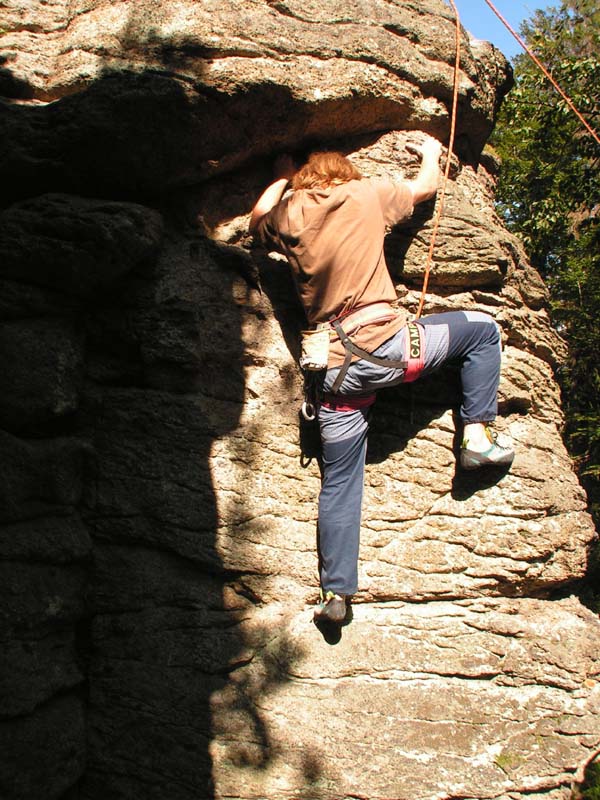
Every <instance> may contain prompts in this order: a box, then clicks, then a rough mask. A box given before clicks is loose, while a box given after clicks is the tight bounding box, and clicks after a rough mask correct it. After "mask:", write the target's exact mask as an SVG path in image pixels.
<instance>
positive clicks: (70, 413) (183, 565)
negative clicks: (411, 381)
mask: <svg viewBox="0 0 600 800" xmlns="http://www.w3.org/2000/svg"><path fill="white" fill-rule="evenodd" d="M0 27H1V29H2V32H3V34H2V37H1V38H0V56H1V59H2V67H1V70H0V89H1V91H2V93H3V97H4V100H3V102H2V105H1V111H2V113H1V114H0V133H1V134H2V135H1V136H0V143H1V144H0V149H1V150H2V158H0V177H1V180H0V187H1V189H0V193H1V198H2V211H1V212H0V283H1V285H2V292H1V293H0V297H1V300H0V319H1V323H0V365H1V366H2V370H3V374H4V377H5V382H4V391H3V393H2V397H1V398H0V429H1V430H0V441H1V442H2V445H3V455H4V457H3V465H4V469H3V470H2V474H1V477H0V497H1V498H2V503H0V523H1V525H2V527H1V528H0V556H1V557H2V559H3V560H2V562H1V566H0V570H1V572H2V581H1V582H0V587H1V589H0V591H1V592H2V596H3V602H2V614H1V616H0V624H1V626H2V642H3V652H4V654H5V657H4V658H3V659H2V662H1V664H0V684H1V686H2V689H3V691H2V693H1V703H2V708H1V713H2V720H1V721H0V741H1V744H2V748H1V753H2V756H0V796H1V797H2V798H7V800H34V799H35V800H46V799H47V800H51V799H53V798H64V799H65V800H74V798H79V799H80V800H106V798H115V799H117V800H118V799H119V798H121V799H122V800H125V799H127V800H138V799H139V800H142V799H143V800H192V798H193V799H194V800H199V798H231V797H236V798H248V799H250V798H269V800H284V799H285V800H299V798H307V799H308V798H311V800H317V799H320V800H333V799H334V798H357V797H360V798H369V800H377V799H378V798H392V797H393V798H398V800H445V799H446V798H447V799H448V800H450V798H458V797H464V798H466V797H469V798H473V799H476V798H480V799H481V800H483V798H495V799H496V800H509V798H510V800H520V799H521V798H525V797H527V798H539V800H541V799H542V798H544V800H554V798H556V799H558V798H565V800H566V798H568V797H569V796H570V786H571V784H572V782H573V780H575V779H579V778H581V775H582V773H583V770H584V768H585V766H586V764H587V763H588V762H589V761H590V760H591V759H592V758H593V757H594V755H595V754H596V753H597V752H598V751H599V750H600V713H599V712H600V660H599V656H598V654H599V653H600V623H599V621H598V618H597V617H596V616H595V615H593V614H592V613H591V612H590V611H588V610H586V609H585V608H584V607H582V606H581V605H580V603H579V601H578V600H577V599H575V598H574V597H568V595H569V587H570V586H571V585H572V584H573V582H574V581H576V580H577V579H579V578H581V577H582V576H584V574H585V570H586V557H587V548H588V547H589V545H590V543H591V541H592V540H593V538H594V535H595V534H594V529H593V526H592V523H591V520H590V518H589V516H588V515H587V513H586V501H585V497H584V493H583V491H582V489H581V488H580V486H579V484H578V482H577V479H576V477H575V475H574V473H573V471H572V468H571V465H570V462H569V459H568V456H567V454H566V451H565V449H564V447H563V444H562V440H561V435H560V430H561V424H562V417H561V411H560V397H559V393H558V388H557V385H556V383H555V380H554V377H553V375H554V373H553V371H554V369H555V368H556V366H557V365H558V364H559V363H560V360H561V358H562V357H563V356H564V352H563V351H564V348H563V344H562V342H561V341H560V339H559V338H558V336H557V335H556V333H555V332H554V331H553V329H552V327H551V326H550V324H549V320H548V315H547V311H546V301H547V297H546V290H545V287H544V286H543V284H542V282H541V281H540V279H539V276H538V275H537V274H536V273H535V271H533V270H532V269H531V268H530V266H529V265H528V263H527V261H526V259H525V256H524V253H523V251H522V249H521V247H520V245H519V243H518V242H517V241H516V240H515V239H514V238H513V237H512V236H511V235H509V234H508V233H507V231H506V230H504V228H503V227H502V225H501V223H500V220H499V219H498V218H497V216H496V215H495V213H494V210H493V184H494V177H493V172H494V169H493V167H494V165H493V162H492V160H491V159H490V157H489V156H485V157H483V158H481V157H480V156H481V150H482V148H483V145H484V144H485V140H486V138H487V136H488V135H489V132H490V130H491V128H492V125H493V119H494V114H495V111H496V109H497V107H498V104H499V102H500V101H501V98H502V96H503V94H504V93H505V92H506V90H507V89H508V87H509V85H510V75H509V71H508V67H507V64H506V62H505V60H504V59H503V57H502V56H501V54H500V53H498V52H497V51H496V50H494V49H493V48H492V47H491V46H490V45H486V44H484V43H473V42H471V43H469V41H468V39H467V37H466V36H463V39H462V57H461V72H460V82H459V98H460V102H459V116H458V138H457V145H456V148H455V153H454V154H452V156H451V158H452V163H451V173H450V174H451V177H450V181H449V184H448V187H447V194H446V204H445V213H444V216H443V218H442V223H441V228H440V232H439V237H438V242H437V247H436V251H435V266H434V270H433V273H432V277H431V284H430V286H431V291H430V294H429V295H428V298H427V307H426V311H427V312H429V313H431V312H435V311H441V310H448V309H459V308H471V309H477V310H483V311H487V312H488V313H491V314H492V315H493V316H494V317H495V318H496V320H497V321H498V322H499V324H500V325H501V327H502V330H503V333H504V340H505V350H504V356H505V358H504V365H503V376H502V384H501V390H500V411H501V416H500V418H499V420H498V429H499V430H500V431H501V433H504V434H505V435H509V436H510V437H512V439H513V441H514V442H515V445H516V450H517V457H516V460H515V464H514V466H513V468H512V469H511V471H510V472H509V473H508V474H506V475H504V476H502V477H498V476H495V477H494V478H489V479H486V478H485V477H483V478H482V477H481V476H480V475H477V474H475V475H471V474H467V475H465V474H461V473H460V472H459V471H457V469H456V453H457V447H458V444H459V443H458V440H457V437H458V433H457V432H456V424H455V409H456V404H457V398H458V392H457V376H456V374H454V373H453V372H451V371H447V372H445V373H443V374H439V375H437V376H433V377H431V378H430V379H428V380H426V381H422V382H418V383H417V384H415V385H414V386H413V387H412V389H410V390H409V389H408V387H399V388H398V389H395V390H390V391H388V392H384V393H381V394H380V397H379V399H378V401H377V405H376V410H375V414H374V420H373V427H372V434H371V438H370V449H369V457H368V460H369V465H368V474H367V485H366V494H365V503H364V515H363V536H362V546H361V563H360V587H361V588H360V591H359V593H358V595H357V596H356V597H355V600H354V603H353V616H354V619H353V621H352V623H351V624H350V625H348V626H347V627H344V628H343V629H342V630H341V635H340V637H339V640H338V641H333V640H331V639H328V640H325V639H324V638H323V637H322V636H321V634H320V633H319V632H318V631H317V630H316V629H315V628H314V626H313V625H312V623H311V610H310V605H311V603H312V602H314V600H315V599H316V595H317V589H318V584H317V556H316V531H315V518H316V497H317V494H318V490H319V469H318V465H317V460H316V459H315V458H312V459H311V458H310V457H308V456H309V455H310V452H311V447H312V446H313V442H314V431H311V430H310V428H307V427H306V426H300V425H299V421H298V407H299V403H300V399H301V384H300V380H299V376H298V371H297V368H296V365H295V357H296V356H297V333H298V331H299V329H300V327H301V326H302V314H301V311H300V308H299V306H298V304H297V301H296V300H295V295H294V291H293V288H292V285H291V281H290V277H289V274H288V272H287V269H286V266H285V264H282V263H281V260H279V259H278V258H277V257H276V256H275V255H274V254H269V253H266V252H264V250H261V249H260V248H259V247H258V246H256V245H255V244H254V243H253V242H252V241H251V239H250V238H249V237H248V235H247V233H246V230H247V222H248V214H249V211H250V209H251V207H252V205H253V203H254V201H255V200H256V197H257V196H258V194H259V192H260V191H261V190H262V188H263V187H264V186H265V185H266V184H267V182H268V181H269V179H270V164H271V158H272V156H273V155H274V154H275V153H276V152H278V151H281V150H284V149H289V150H293V151H297V152H301V151H303V150H305V149H307V148H308V147H311V146H314V145H315V144H318V145H319V146H323V145H325V146H330V145H335V146H336V147H338V148H340V149H342V150H343V151H344V152H346V153H348V154H349V156H350V157H351V158H352V159H353V160H354V161H355V163H356V164H357V165H358V166H359V168H360V169H361V170H362V171H363V172H364V173H365V174H369V175H374V174H386V175H390V176H391V177H393V178H402V177H411V176H412V175H413V174H414V173H415V172H416V170H417V169H418V163H417V161H416V159H415V157H414V156H412V155H411V154H410V152H409V151H408V150H407V149H406V147H405V145H406V144H407V143H410V142H418V141H419V138H420V136H421V134H420V133H419V131H420V130H423V131H426V132H428V133H430V134H433V135H436V136H437V137H438V138H440V139H441V140H442V141H444V142H447V138H448V130H449V108H450V99H451V92H452V64H453V60H454V45H453V42H454V33H453V19H452V13H451V12H450V10H449V8H448V7H447V6H446V5H445V4H444V3H443V2H441V0H428V1H427V2H421V3H418V4H417V3H412V2H401V0H395V2H389V1H388V0H362V1H361V2H359V3H348V4H344V3H341V4H340V3H339V2H335V3H333V2H329V0H321V1H320V2H319V3H316V2H312V0H308V1H307V0H303V2H302V3H299V2H296V0H281V2H279V1H278V2H272V0H245V1H244V2H241V1H239V2H238V1H237V0H228V1H227V2H220V3H213V2H203V3H193V2H185V0H182V1H181V2H166V1H165V0H163V2H160V0H141V2H137V3H133V2H127V0H124V2H120V3H112V2H106V1H105V0H78V1H77V2H66V0H53V2H49V3H44V4H38V3H35V2H28V3H26V2H22V0H19V2H17V0H14V2H7V3H5V4H4V7H3V11H2V19H1V20H0ZM398 131H402V132H398ZM432 216H433V208H432V204H429V206H423V207H420V208H419V210H418V212H416V213H415V215H414V217H413V219H412V221H411V223H410V224H409V225H407V226H405V227H403V228H402V229H399V230H394V231H392V232H391V233H390V235H389V237H388V240H387V242H386V252H387V257H388V263H389V265H390V269H391V271H392V273H393V276H394V279H395V281H396V283H397V286H398V294H399V297H401V299H402V300H403V301H404V303H405V305H406V306H407V307H408V308H409V309H413V310H414V308H415V306H416V303H417V301H418V296H419V290H420V285H421V280H422V274H423V268H424V263H425V258H426V252H427V249H428V246H429V241H430V235H431V228H432ZM301 445H302V447H301ZM301 452H303V453H304V456H302V455H301ZM559 595H560V596H561V597H562V599H557V598H558V597H559Z"/></svg>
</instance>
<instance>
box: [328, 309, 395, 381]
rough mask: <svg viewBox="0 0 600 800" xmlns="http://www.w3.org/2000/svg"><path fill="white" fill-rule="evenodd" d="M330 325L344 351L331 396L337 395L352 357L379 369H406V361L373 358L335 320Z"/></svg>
mask: <svg viewBox="0 0 600 800" xmlns="http://www.w3.org/2000/svg"><path fill="white" fill-rule="evenodd" d="M331 325H332V326H333V329H334V330H335V332H336V333H337V335H338V336H339V338H340V341H341V343H342V344H343V345H344V350H345V351H346V355H345V357H344V363H343V364H342V367H341V369H340V371H339V372H338V374H337V376H336V379H335V381H334V382H333V386H332V387H331V394H333V395H335V394H337V392H338V390H339V388H340V386H341V385H342V383H343V382H344V378H345V377H346V373H347V372H348V369H349V368H350V364H351V363H352V357H353V356H358V357H359V358H360V359H362V360H363V361H368V362H370V363H371V364H377V365H378V366H380V367H389V368H390V369H406V368H407V367H408V361H397V360H393V359H389V358H379V357H378V356H374V355H373V354H372V353H369V352H368V351H367V350H363V349H362V347H359V346H358V345H356V344H354V342H353V341H352V339H351V338H350V337H349V336H348V334H347V333H346V332H345V331H344V329H343V328H342V326H341V324H340V323H339V322H338V321H337V320H335V319H334V320H332V322H331Z"/></svg>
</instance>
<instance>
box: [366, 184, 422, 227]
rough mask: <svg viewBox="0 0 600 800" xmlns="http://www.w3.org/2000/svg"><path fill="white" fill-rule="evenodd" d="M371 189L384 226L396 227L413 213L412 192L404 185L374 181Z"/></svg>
mask: <svg viewBox="0 0 600 800" xmlns="http://www.w3.org/2000/svg"><path fill="white" fill-rule="evenodd" d="M373 187H374V189H375V191H376V193H377V197H378V198H379V204H380V206H381V211H382V213H383V218H384V220H385V224H386V225H397V224H398V222H402V221H403V220H405V219H408V218H409V217H410V216H411V214H412V212H413V197H412V192H411V191H410V189H409V188H408V185H407V184H406V183H403V182H400V183H394V181H389V180H374V181H373Z"/></svg>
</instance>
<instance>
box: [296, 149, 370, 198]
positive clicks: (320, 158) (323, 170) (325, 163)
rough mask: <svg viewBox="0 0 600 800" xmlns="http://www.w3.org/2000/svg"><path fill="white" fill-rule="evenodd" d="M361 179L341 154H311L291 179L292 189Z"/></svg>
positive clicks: (313, 187) (317, 186) (311, 187)
mask: <svg viewBox="0 0 600 800" xmlns="http://www.w3.org/2000/svg"><path fill="white" fill-rule="evenodd" d="M361 178H362V175H361V174H360V172H359V171H358V170H357V169H356V167H355V166H354V164H353V163H352V162H351V161H350V160H349V159H347V158H346V156H343V155H342V154H341V153H337V152H329V151H326V152H321V153H312V154H311V155H310V156H309V159H308V161H307V162H306V164H305V165H304V166H303V167H300V169H299V170H298V172H297V173H296V174H295V175H294V177H293V178H292V189H294V190H296V189H315V188H323V187H325V186H331V185H332V184H337V183H347V182H348V181H352V180H360V179H361Z"/></svg>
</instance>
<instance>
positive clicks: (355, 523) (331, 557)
mask: <svg viewBox="0 0 600 800" xmlns="http://www.w3.org/2000/svg"><path fill="white" fill-rule="evenodd" d="M368 416H369V409H368V408H360V409H355V410H351V411H338V410H335V409H331V408H327V407H325V406H321V407H320V409H319V425H320V429H321V441H322V445H323V481H322V485H321V493H320V495H319V541H320V576H321V589H322V591H323V592H324V593H327V592H333V593H334V594H338V595H352V594H354V593H355V592H356V590H357V588H358V547H359V539H360V516H361V507H362V496H363V480H364V467H365V455H366V449H367V432H368V429H369V423H368Z"/></svg>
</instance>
